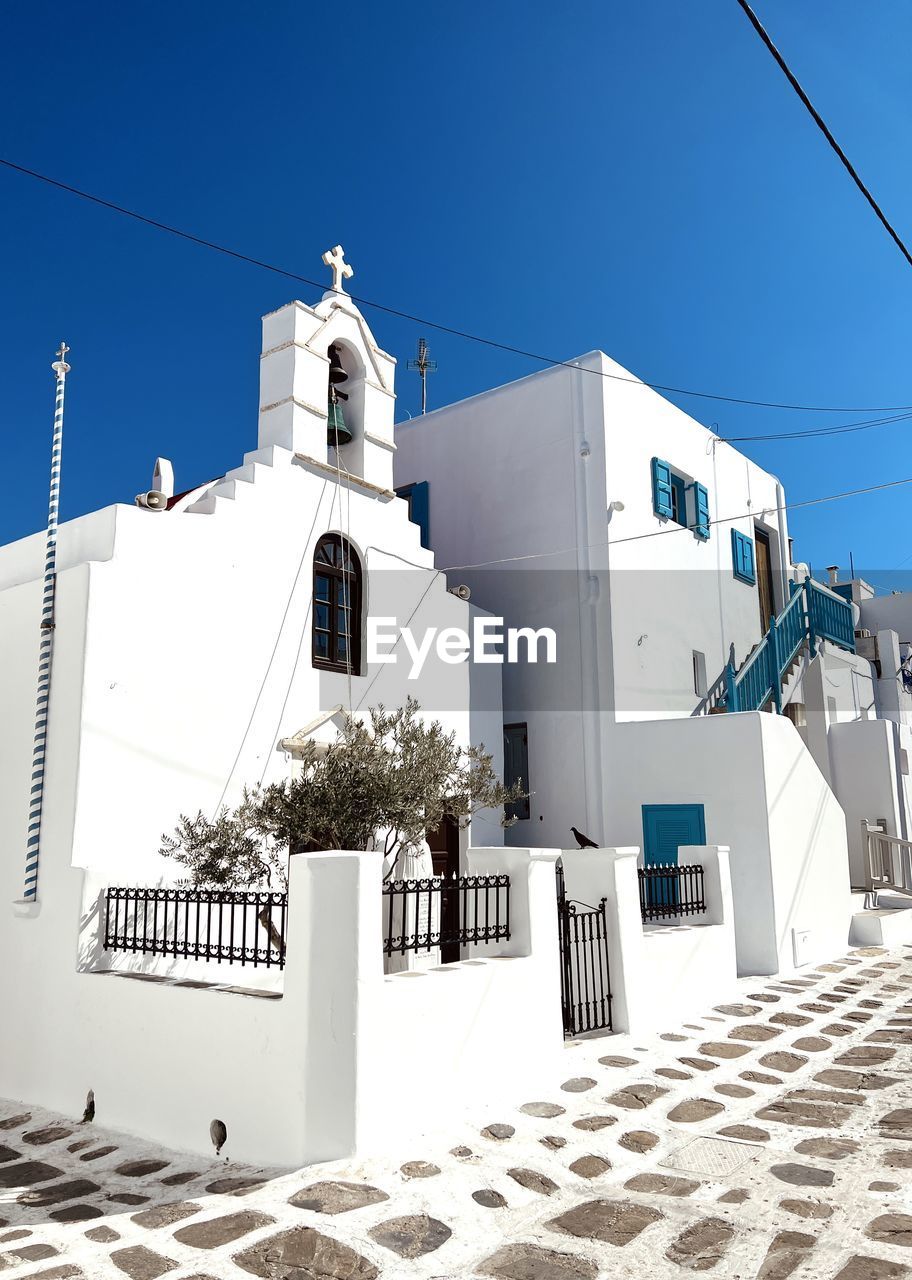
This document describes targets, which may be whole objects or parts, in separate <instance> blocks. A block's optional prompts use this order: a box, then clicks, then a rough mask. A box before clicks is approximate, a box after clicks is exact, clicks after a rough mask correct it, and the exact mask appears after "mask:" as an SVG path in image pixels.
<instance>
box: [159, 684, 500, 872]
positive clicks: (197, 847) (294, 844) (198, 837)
mask: <svg viewBox="0 0 912 1280" xmlns="http://www.w3.org/2000/svg"><path fill="white" fill-rule="evenodd" d="M419 712H420V708H419V706H418V703H417V702H416V701H415V699H414V698H409V699H408V701H407V702H406V704H405V706H404V707H400V708H399V709H398V710H397V711H391V712H387V711H386V710H385V708H384V707H382V706H378V707H376V708H374V709H373V710H372V711H371V712H370V716H369V718H368V721H367V722H366V723H365V722H363V721H360V720H355V719H353V718H352V717H346V719H345V722H344V724H343V726H342V728H341V730H340V732H339V736H338V738H337V739H336V741H334V742H332V743H330V744H329V745H326V744H320V743H316V742H308V743H307V744H306V745H305V747H304V750H303V756H302V759H301V768H300V771H299V773H298V774H297V775H296V776H295V777H293V778H290V779H285V780H283V781H281V782H273V783H270V784H269V786H266V787H259V786H257V787H254V788H252V789H250V790H245V792H244V795H243V799H242V801H241V803H240V804H239V805H238V807H237V808H236V809H234V810H229V809H228V808H227V807H223V808H222V809H221V810H220V812H219V813H218V814H217V815H216V816H215V818H214V819H212V820H210V819H208V818H206V817H205V816H204V815H203V813H202V812H200V813H198V814H197V815H196V817H195V818H190V817H188V816H187V815H181V818H180V822H179V823H178V825H177V827H176V829H175V831H174V833H173V834H172V835H164V836H163V837H162V846H161V853H162V854H163V855H164V856H165V857H168V858H173V859H174V860H175V861H177V862H179V863H181V864H182V865H183V866H184V867H185V868H186V870H187V877H188V879H189V880H190V881H191V883H193V884H206V885H223V886H226V887H231V888H240V887H243V886H249V885H255V884H264V883H265V884H272V883H274V882H275V881H276V880H278V881H279V882H283V881H284V880H285V865H286V861H287V854H288V851H289V850H290V851H292V852H295V851H298V850H302V849H376V850H380V851H381V852H382V853H384V854H385V855H388V856H389V857H391V858H392V859H395V857H396V856H397V855H398V853H399V852H400V851H401V850H403V849H406V848H409V847H411V846H415V845H418V844H419V843H420V841H421V840H422V839H423V838H424V835H425V832H427V831H433V830H435V829H436V828H437V827H439V826H440V824H441V822H442V821H443V820H444V818H450V819H452V820H453V821H455V822H457V823H458V824H459V825H460V826H463V827H464V826H466V825H467V824H468V823H469V821H470V820H471V818H472V816H473V815H474V814H475V813H477V812H478V811H479V810H480V809H500V810H501V811H503V810H504V808H505V806H507V805H509V804H511V803H513V802H514V801H516V800H519V799H521V798H522V797H523V796H524V795H525V792H523V790H522V788H521V787H519V786H518V785H517V786H514V787H512V788H510V789H507V788H506V787H504V785H503V783H502V782H501V780H500V779H499V778H498V777H497V775H496V773H495V772H494V766H493V760H492V757H491V755H490V754H489V753H488V752H486V751H485V749H484V747H483V746H477V747H474V746H473V747H468V748H466V747H462V746H460V745H459V744H458V743H457V742H456V735H455V733H447V732H446V731H445V730H444V728H443V726H442V725H441V724H440V723H439V722H438V721H436V720H435V721H433V722H432V723H431V724H425V723H424V722H423V721H422V720H421V719H420V718H419ZM511 821H512V820H511V819H509V818H506V817H503V818H502V822H503V825H504V826H509V825H510V824H511Z"/></svg>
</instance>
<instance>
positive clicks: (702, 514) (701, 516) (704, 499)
mask: <svg viewBox="0 0 912 1280" xmlns="http://www.w3.org/2000/svg"><path fill="white" fill-rule="evenodd" d="M693 491H694V517H695V518H694V526H693V531H694V533H695V534H696V535H697V537H698V538H703V539H704V540H706V539H707V538H708V537H709V491H708V490H707V488H706V486H705V485H702V484H697V482H696V480H695V481H694V486H693Z"/></svg>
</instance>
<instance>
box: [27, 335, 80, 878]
mask: <svg viewBox="0 0 912 1280" xmlns="http://www.w3.org/2000/svg"><path fill="white" fill-rule="evenodd" d="M68 351H69V347H68V346H67V344H66V343H65V342H61V344H60V350H59V351H58V352H57V359H56V360H55V361H54V363H53V364H52V365H51V368H52V369H53V370H54V373H55V374H56V375H57V402H56V405H55V408H54V434H53V438H52V442H51V485H50V496H49V499H48V522H47V541H46V543H45V556H44V595H43V597H42V601H41V626H40V633H41V640H40V643H39V646H38V700H37V706H36V711H35V738H34V742H33V745H32V776H31V792H30V797H29V816H28V836H27V840H26V853H25V887H24V890H23V895H22V900H23V901H24V902H27V903H33V902H36V901H37V898H38V862H39V858H40V854H41V810H42V804H43V801H44V764H45V756H46V753H47V726H48V709H49V706H50V697H51V666H52V662H53V656H54V625H55V611H54V606H55V597H56V594H57V513H58V508H59V501H60V459H61V453H62V450H63V398H64V393H65V389H66V376H67V374H68V373H69V372H70V366H69V365H68V364H67V363H66V359H65V357H66V353H67V352H68Z"/></svg>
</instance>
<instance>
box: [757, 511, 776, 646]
mask: <svg viewBox="0 0 912 1280" xmlns="http://www.w3.org/2000/svg"><path fill="white" fill-rule="evenodd" d="M754 542H755V544H756V547H757V593H758V596H759V599H760V631H761V634H764V635H765V634H766V632H767V631H768V630H769V624H770V618H771V617H772V616H773V614H774V613H775V612H776V600H775V596H774V595H773V559H772V555H771V554H770V540H769V534H767V533H764V532H763V530H762V529H755V530H754Z"/></svg>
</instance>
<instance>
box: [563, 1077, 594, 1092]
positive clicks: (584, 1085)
mask: <svg viewBox="0 0 912 1280" xmlns="http://www.w3.org/2000/svg"><path fill="white" fill-rule="evenodd" d="M597 1084H598V1081H597V1080H593V1079H592V1077H591V1076H574V1078H573V1079H572V1080H565V1081H564V1083H563V1084H562V1085H561V1088H562V1089H563V1091H564V1093H586V1092H587V1091H588V1090H589V1089H594V1088H595V1086H596V1085H597Z"/></svg>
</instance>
